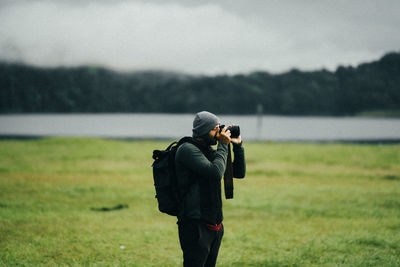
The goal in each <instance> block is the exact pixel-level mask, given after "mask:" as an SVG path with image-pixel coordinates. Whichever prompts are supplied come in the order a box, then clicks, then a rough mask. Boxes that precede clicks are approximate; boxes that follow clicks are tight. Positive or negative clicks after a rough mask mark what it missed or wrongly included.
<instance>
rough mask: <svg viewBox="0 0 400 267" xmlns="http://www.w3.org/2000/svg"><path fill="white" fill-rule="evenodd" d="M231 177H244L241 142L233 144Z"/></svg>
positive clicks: (244, 166)
mask: <svg viewBox="0 0 400 267" xmlns="http://www.w3.org/2000/svg"><path fill="white" fill-rule="evenodd" d="M233 156H234V159H233V177H235V178H244V177H245V176H246V161H245V158H244V149H243V146H242V144H241V143H240V144H238V145H237V144H233Z"/></svg>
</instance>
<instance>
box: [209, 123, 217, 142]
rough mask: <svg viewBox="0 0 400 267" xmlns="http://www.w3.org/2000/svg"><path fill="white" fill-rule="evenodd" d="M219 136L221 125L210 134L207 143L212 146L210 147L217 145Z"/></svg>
mask: <svg viewBox="0 0 400 267" xmlns="http://www.w3.org/2000/svg"><path fill="white" fill-rule="evenodd" d="M218 135H219V124H218V125H216V126H215V127H214V129H212V130H211V131H209V132H208V138H209V140H207V142H208V143H209V144H210V146H213V145H216V144H217V141H218V138H217V137H218Z"/></svg>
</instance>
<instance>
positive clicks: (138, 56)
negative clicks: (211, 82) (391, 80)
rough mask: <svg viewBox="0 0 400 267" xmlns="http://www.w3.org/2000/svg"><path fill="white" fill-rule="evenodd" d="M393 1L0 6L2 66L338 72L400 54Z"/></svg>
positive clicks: (399, 22) (396, 6)
mask: <svg viewBox="0 0 400 267" xmlns="http://www.w3.org/2000/svg"><path fill="white" fill-rule="evenodd" d="M399 8H400V2H398V1H381V2H379V3H378V2H376V1H369V0H365V1H359V0H356V1H342V0H339V1H335V2H333V1H311V0H305V1H239V0H234V1H227V0H226V1H218V4H216V3H214V1H202V2H201V4H199V1H174V0H164V1H157V0H152V1H145V2H144V1H122V0H120V1H94V0H93V1H90V0H89V1H13V2H11V1H2V2H0V25H1V26H0V59H3V60H9V61H23V62H26V63H30V64H35V65H40V66H58V65H64V66H75V65H82V64H98V65H105V66H108V67H112V68H115V69H118V70H139V69H167V70H175V71H183V72H188V73H203V74H216V73H238V72H249V71H252V70H267V71H272V72H281V71H285V70H287V69H290V68H293V67H296V68H300V69H308V70H310V69H317V68H321V67H324V68H328V69H334V68H336V67H337V65H338V64H344V65H348V64H358V63H360V62H362V61H369V60H373V59H377V58H378V57H380V56H381V55H382V54H384V53H385V52H388V51H393V50H398V49H399V44H400V37H399V36H400V34H398V26H400V19H399V16H397V14H395V10H399Z"/></svg>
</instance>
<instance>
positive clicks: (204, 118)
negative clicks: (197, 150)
mask: <svg viewBox="0 0 400 267" xmlns="http://www.w3.org/2000/svg"><path fill="white" fill-rule="evenodd" d="M219 123H220V122H219V119H218V117H217V116H215V115H214V114H212V113H210V112H208V111H202V112H199V113H197V114H196V117H195V118H194V121H193V130H192V131H193V137H194V138H196V137H200V136H203V135H205V134H207V133H208V132H209V131H211V130H212V129H214V127H215V126H217V125H218V124H219Z"/></svg>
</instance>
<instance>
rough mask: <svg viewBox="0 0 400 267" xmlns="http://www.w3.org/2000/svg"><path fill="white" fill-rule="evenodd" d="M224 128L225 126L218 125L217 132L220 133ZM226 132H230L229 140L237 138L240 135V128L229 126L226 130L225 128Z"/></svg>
mask: <svg viewBox="0 0 400 267" xmlns="http://www.w3.org/2000/svg"><path fill="white" fill-rule="evenodd" d="M224 127H225V125H220V126H219V132H221V131H222V129H223V128H224ZM226 130H227V131H228V130H229V131H231V138H237V137H239V135H240V127H239V125H234V126H230V127H228V128H226Z"/></svg>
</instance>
